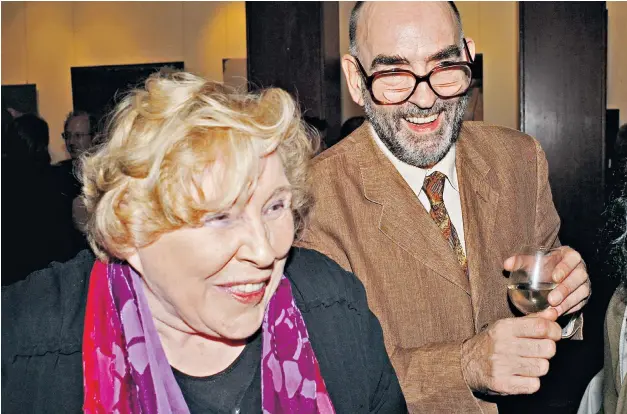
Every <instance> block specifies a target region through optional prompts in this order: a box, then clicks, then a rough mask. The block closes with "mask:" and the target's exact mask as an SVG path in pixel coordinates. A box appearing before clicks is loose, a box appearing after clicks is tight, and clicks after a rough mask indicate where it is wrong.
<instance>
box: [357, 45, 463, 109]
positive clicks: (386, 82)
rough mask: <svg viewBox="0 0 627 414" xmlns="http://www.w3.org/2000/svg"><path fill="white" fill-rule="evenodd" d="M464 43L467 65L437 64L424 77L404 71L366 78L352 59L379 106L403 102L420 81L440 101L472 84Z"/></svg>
mask: <svg viewBox="0 0 627 414" xmlns="http://www.w3.org/2000/svg"><path fill="white" fill-rule="evenodd" d="M463 41H464V50H465V52H466V55H467V56H468V62H444V63H440V64H439V65H437V66H436V67H434V68H433V69H431V70H430V71H429V73H427V74H426V75H425V76H418V75H416V74H415V73H414V72H412V71H409V70H405V69H390V70H382V71H379V72H374V73H373V74H372V75H370V76H368V74H367V73H366V70H365V69H364V67H363V66H362V64H361V62H360V61H359V59H357V57H355V56H353V57H354V58H355V61H356V62H357V67H358V68H359V70H360V72H361V75H362V77H363V78H364V81H365V82H366V88H368V90H369V91H370V96H372V100H373V101H374V102H375V103H376V104H378V105H398V104H402V103H404V102H405V101H407V100H408V99H409V98H410V97H411V96H412V95H413V94H414V91H415V90H416V88H417V87H418V85H420V84H421V83H422V82H427V85H429V87H430V88H431V90H432V91H433V93H435V94H436V95H437V96H439V97H440V98H444V99H447V98H455V97H457V96H460V95H463V94H465V93H466V91H467V90H468V88H470V82H471V81H472V63H473V60H472V57H471V56H470V51H469V50H468V44H467V43H466V39H463Z"/></svg>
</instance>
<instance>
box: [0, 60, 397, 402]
mask: <svg viewBox="0 0 627 414" xmlns="http://www.w3.org/2000/svg"><path fill="white" fill-rule="evenodd" d="M312 152H313V145H312V140H311V139H310V138H309V137H308V135H307V133H306V130H305V128H304V126H303V123H302V122H301V120H300V118H299V114H298V111H297V108H296V107H295V104H294V102H293V101H292V99H291V98H290V97H289V95H288V94H287V93H285V92H283V91H281V90H278V89H270V90H267V91H265V92H263V93H261V94H259V95H252V94H251V95H244V94H236V93H232V92H229V91H227V90H224V89H223V88H222V87H221V86H220V85H218V84H215V83H211V82H206V81H205V80H203V79H201V78H198V77H195V76H193V75H191V74H188V73H182V72H179V73H171V74H159V75H153V76H151V77H150V78H149V79H148V80H147V81H146V84H145V88H144V89H139V90H134V91H132V92H131V93H130V94H129V95H128V96H127V97H126V98H125V99H124V100H123V101H122V102H121V103H120V104H119V105H118V107H117V108H116V110H115V113H114V116H113V118H112V121H111V123H110V127H109V133H108V140H107V142H106V143H105V144H104V145H103V146H102V147H101V148H100V149H99V150H98V151H97V152H96V153H95V154H94V155H91V156H89V157H88V158H86V159H85V160H84V163H83V181H84V188H83V191H84V196H83V197H84V202H85V206H86V208H87V211H88V221H87V235H88V238H89V241H90V244H91V247H92V249H93V250H94V252H95V254H96V257H95V258H94V257H93V255H92V254H90V253H88V252H83V253H81V254H80V255H79V256H77V257H76V258H75V259H74V260H72V261H70V262H68V263H65V264H53V265H52V266H51V267H49V268H47V269H45V270H42V271H39V272H36V273H34V274H33V275H31V276H30V277H29V278H28V279H27V280H26V281H25V282H21V283H18V284H16V285H13V286H11V287H9V288H8V289H6V290H5V291H4V292H3V295H2V317H3V330H2V375H3V381H2V382H3V386H2V387H3V388H2V401H3V411H4V412H38V413H40V412H76V411H80V410H81V409H83V410H84V411H85V412H88V413H109V412H120V413H139V412H142V413H186V412H192V413H194V412H198V413H201V412H202V413H208V412H211V413H213V412H216V413H256V412H257V413H258V412H264V413H266V412H267V413H296V412H298V413H333V412H337V413H360V412H382V413H383V412H385V413H388V412H389V413H398V412H403V411H405V410H406V408H405V401H404V399H403V396H402V394H401V391H400V387H399V384H398V380H397V378H396V375H395V373H394V370H393V368H392V366H391V365H390V361H389V360H388V357H387V356H386V352H385V349H384V344H383V338H382V332H381V328H380V326H379V322H378V321H377V319H376V318H375V317H374V316H373V314H372V313H371V312H370V310H369V308H368V304H367V302H366V296H365V293H364V289H363V286H362V285H361V284H360V282H359V281H358V280H357V279H356V278H355V277H354V276H353V275H351V274H349V273H346V272H344V271H343V270H342V269H341V268H340V267H339V266H337V265H336V264H335V263H334V262H332V261H331V260H329V259H328V258H326V257H324V256H323V255H321V254H319V253H316V252H314V251H310V250H306V249H292V248H291V245H292V242H293V240H294V237H295V234H297V232H298V230H299V229H300V228H301V227H302V223H303V221H304V220H305V218H306V212H307V207H308V204H309V199H308V196H307V168H308V165H309V160H310V158H311V155H312Z"/></svg>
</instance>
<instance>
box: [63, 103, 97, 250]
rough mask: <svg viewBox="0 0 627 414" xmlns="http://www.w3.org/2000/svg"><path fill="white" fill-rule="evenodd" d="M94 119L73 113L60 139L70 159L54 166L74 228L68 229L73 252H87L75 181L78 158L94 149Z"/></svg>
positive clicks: (84, 113)
mask: <svg viewBox="0 0 627 414" xmlns="http://www.w3.org/2000/svg"><path fill="white" fill-rule="evenodd" d="M96 127H97V122H96V119H95V118H94V117H93V116H92V115H91V114H89V113H88V112H85V111H72V112H70V113H69V114H68V116H67V118H66V119H65V123H64V124H63V133H62V137H63V139H64V140H65V145H66V148H67V150H68V153H69V154H70V156H71V157H72V158H70V159H68V160H65V161H61V162H60V163H58V164H57V165H56V168H55V173H56V177H55V178H56V182H57V188H58V189H59V191H60V192H61V193H62V195H63V196H64V197H65V200H66V204H67V208H66V210H67V214H71V219H72V223H73V227H72V228H71V229H68V231H69V233H70V234H71V236H72V246H73V247H72V249H73V251H74V252H78V251H80V250H83V249H85V248H87V240H86V239H85V237H84V235H83V233H82V231H81V229H82V226H83V224H84V223H85V221H86V210H85V206H84V205H83V202H82V200H81V199H80V197H79V196H80V192H81V184H80V182H79V181H78V177H77V175H78V167H79V166H78V161H79V158H80V156H81V155H82V154H83V153H84V152H86V151H88V150H90V149H91V148H92V147H93V145H94V138H95V136H96Z"/></svg>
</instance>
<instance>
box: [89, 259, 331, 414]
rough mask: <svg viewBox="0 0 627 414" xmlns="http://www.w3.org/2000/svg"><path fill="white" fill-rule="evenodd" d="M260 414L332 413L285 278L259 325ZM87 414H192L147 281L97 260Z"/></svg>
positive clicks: (125, 268) (92, 295) (91, 291)
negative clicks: (161, 335) (150, 299)
mask: <svg viewBox="0 0 627 414" xmlns="http://www.w3.org/2000/svg"><path fill="white" fill-rule="evenodd" d="M262 341H263V345H262V361H261V389H262V398H261V401H262V408H263V413H264V414H265V413H291V412H298V413H303V414H309V413H311V414H315V413H319V414H334V413H335V410H334V409H333V405H332V403H331V400H330V398H329V394H328V392H327V390H326V387H325V385H324V381H323V379H322V376H321V374H320V367H319V366H318V361H317V360H316V356H315V355H314V352H313V349H312V347H311V344H310V342H309V335H308V333H307V328H306V327H305V322H304V320H303V317H302V315H301V313H300V310H299V309H298V308H297V307H296V305H295V304H294V298H293V296H292V289H291V286H290V283H289V281H288V280H287V278H285V276H283V277H282V278H281V282H280V283H279V287H278V288H277V291H276V292H275V294H274V296H273V297H272V299H271V300H270V303H269V304H268V307H267V309H266V313H265V315H264V319H263V324H262ZM83 370H84V378H83V382H84V389H85V400H84V405H83V409H84V411H85V412H86V413H90V414H92V413H93V414H96V413H98V414H100V413H102V414H104V413H121V414H127V413H129V414H130V413H132V414H136V413H150V414H152V413H159V414H162V413H164V414H165V413H189V409H188V408H187V404H186V403H185V400H184V398H183V394H182V393H181V389H180V388H179V386H178V384H177V382H176V379H175V378H174V374H173V372H172V368H171V367H170V364H169V363H168V360H167V359H166V356H165V353H164V351H163V347H162V346H161V341H160V339H159V336H158V334H157V330H156V328H155V325H154V322H153V319H152V316H151V313H150V309H149V308H148V303H147V301H146V297H145V295H144V291H143V287H142V282H141V279H140V277H139V275H137V273H135V272H134V271H133V270H132V269H131V267H130V266H128V265H125V264H108V265H107V264H104V263H102V262H99V261H97V262H96V263H95V265H94V267H93V270H92V273H91V279H90V282H89V292H88V296H87V310H86V315H85V332H84V336H83Z"/></svg>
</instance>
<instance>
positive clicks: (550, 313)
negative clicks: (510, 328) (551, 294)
mask: <svg viewBox="0 0 627 414" xmlns="http://www.w3.org/2000/svg"><path fill="white" fill-rule="evenodd" d="M558 316H559V314H558V313H557V310H556V309H555V308H552V307H548V308H546V309H545V310H543V311H542V312H536V313H530V314H529V315H527V317H529V318H543V319H547V320H549V321H553V322H554V321H556V320H557V317H558Z"/></svg>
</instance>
